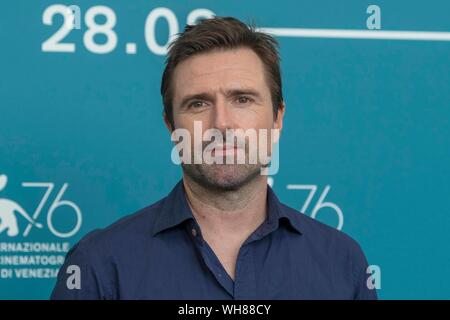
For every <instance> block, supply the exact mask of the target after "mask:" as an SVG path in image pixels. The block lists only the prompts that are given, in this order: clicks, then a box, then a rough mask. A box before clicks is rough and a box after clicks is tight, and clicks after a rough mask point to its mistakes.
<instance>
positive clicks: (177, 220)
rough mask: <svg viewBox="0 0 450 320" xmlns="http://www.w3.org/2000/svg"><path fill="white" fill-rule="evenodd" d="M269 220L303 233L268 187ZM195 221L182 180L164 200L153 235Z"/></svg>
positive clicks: (292, 216)
mask: <svg viewBox="0 0 450 320" xmlns="http://www.w3.org/2000/svg"><path fill="white" fill-rule="evenodd" d="M267 204H268V220H269V221H272V222H274V223H275V225H277V226H278V222H280V221H281V220H286V221H287V222H288V224H289V225H290V227H292V228H293V229H294V231H296V232H298V233H300V234H301V233H302V232H301V231H300V227H299V219H296V218H295V217H294V214H300V213H292V212H291V211H290V210H287V209H286V208H285V207H284V206H283V205H282V204H281V203H280V201H279V200H278V198H277V196H276V195H275V192H274V191H273V190H272V188H271V187H270V186H269V185H267ZM190 219H192V220H195V219H194V216H193V214H192V211H191V208H190V207H189V205H188V203H187V199H186V192H185V190H184V184H183V180H180V181H179V182H178V183H177V184H176V185H175V187H174V188H173V189H172V191H171V192H170V193H169V195H168V196H167V197H166V198H165V199H164V202H163V206H162V209H161V210H160V211H159V213H158V216H157V217H156V220H155V224H154V225H153V235H156V234H157V233H159V232H161V231H163V230H166V229H169V228H172V227H175V226H177V225H179V224H181V223H183V222H184V221H186V220H190Z"/></svg>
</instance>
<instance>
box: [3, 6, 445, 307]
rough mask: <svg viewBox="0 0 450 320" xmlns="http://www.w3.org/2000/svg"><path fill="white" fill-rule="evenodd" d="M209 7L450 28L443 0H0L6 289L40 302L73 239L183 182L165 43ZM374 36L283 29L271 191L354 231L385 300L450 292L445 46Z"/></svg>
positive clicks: (303, 21)
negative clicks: (280, 114) (175, 158)
mask: <svg viewBox="0 0 450 320" xmlns="http://www.w3.org/2000/svg"><path fill="white" fill-rule="evenodd" d="M58 4H60V5H65V6H69V5H74V7H72V10H73V11H72V12H74V14H73V15H72V16H70V15H68V14H67V13H64V11H62V10H60V9H61V7H60V6H57V5H58ZM370 5H376V6H378V8H379V16H378V18H379V19H378V18H377V17H375V16H374V17H373V19H375V18H377V19H378V20H377V19H375V20H376V21H378V22H380V25H379V26H378V27H379V28H381V30H369V29H368V28H369V26H370V25H372V26H373V25H374V24H373V21H372V20H371V19H372V18H370V17H371V15H372V13H373V14H375V13H376V12H375V11H373V12H369V13H368V12H367V9H368V7H369V6H370ZM164 8H165V9H164ZM197 9H206V10H200V11H199V10H197ZM77 10H79V12H78V13H79V14H78V13H77ZM210 12H212V13H214V14H216V15H219V16H234V17H237V18H240V19H242V20H243V21H245V22H249V21H254V22H255V23H256V24H257V25H258V26H259V27H262V28H301V29H302V28H314V29H320V30H326V29H347V30H362V31H365V32H380V31H424V32H447V33H446V34H444V33H443V34H441V35H442V36H443V37H444V38H445V35H447V37H448V32H450V19H449V12H450V1H447V0H442V1H437V0H432V1H419V0H414V1H412V0H408V1H406V0H396V1H392V0H389V1H384V0H376V1H364V0H347V1H334V0H315V1H288V0H280V1H237V0H227V1H156V0H154V1H142V0H139V1H138V0H132V1H73V2H65V1H63V2H55V1H31V0H30V1H25V0H17V1H3V2H2V5H1V7H0V175H1V176H0V211H1V212H0V220H1V223H2V224H3V225H4V226H5V224H6V223H7V222H8V223H10V224H14V222H15V223H16V226H17V227H18V230H17V234H14V232H11V230H12V229H9V230H6V229H5V230H3V231H2V232H1V233H0V299H47V298H48V297H49V295H50V292H51V290H52V288H53V285H54V283H55V275H56V272H57V270H58V268H59V266H60V265H61V262H62V260H61V259H62V257H64V256H65V253H66V252H67V250H68V248H69V247H71V246H72V245H73V244H75V243H76V242H77V241H78V240H79V239H80V238H81V237H82V236H83V235H85V234H86V233H87V232H89V231H91V230H93V229H95V228H102V227H105V226H107V225H109V224H111V223H112V222H114V221H115V220H117V219H119V218H121V217H122V216H125V215H128V214H131V213H133V212H135V211H136V210H138V209H140V208H142V207H144V206H146V205H149V204H151V203H153V202H155V201H156V200H158V199H160V198H162V197H164V196H165V195H166V194H167V193H168V192H169V191H170V190H171V188H172V187H173V186H174V184H175V183H176V182H177V181H178V180H179V179H180V177H181V169H180V167H178V166H176V165H174V164H172V162H171V158H170V152H171V148H172V145H171V142H170V137H169V134H168V132H167V130H166V128H165V126H164V124H163V122H162V117H161V111H162V103H161V97H160V94H159V87H160V81H161V74H162V70H163V67H164V60H165V53H164V48H165V44H166V43H167V41H168V38H169V34H170V33H174V32H175V31H176V32H178V31H181V30H182V28H184V25H185V24H186V22H187V19H188V16H189V15H191V18H192V17H194V18H195V15H196V14H198V15H200V16H201V15H202V14H208V13H210ZM70 17H74V19H73V21H71V22H73V27H74V28H72V29H71V30H69V29H67V30H65V29H63V28H62V26H63V24H64V23H66V22H67V21H69V22H70V19H69V18H70ZM77 17H79V19H78V18H77ZM153 18H155V19H153ZM68 19H69V20H68ZM114 20H115V23H113V22H114ZM50 21H51V23H50ZM152 21H153V22H154V23H153V22H152ZM77 22H79V25H76V23H77ZM371 23H372V24H371ZM102 26H103V27H102ZM177 26H178V27H177ZM78 27H79V28H78ZM319 33H320V32H319ZM364 34H366V35H367V33H364ZM369 36H370V35H369ZM369 36H367V37H363V38H354V37H353V38H351V37H350V38H336V37H330V36H325V37H320V36H313V37H302V36H295V35H288V36H283V35H276V38H277V39H278V41H279V43H280V52H281V57H282V76H283V90H284V96H285V101H286V105H287V109H286V116H285V124H284V131H283V135H282V138H281V142H280V169H279V172H278V173H277V174H275V175H274V176H272V177H271V178H272V179H273V180H272V182H273V188H274V190H275V191H276V193H277V194H278V196H279V198H280V199H281V200H282V201H283V202H285V203H286V204H288V205H290V206H292V207H294V208H296V209H298V210H299V211H300V210H302V212H303V214H306V215H310V216H311V215H312V216H314V217H315V218H316V219H318V220H320V221H322V222H324V223H327V224H329V225H331V226H333V227H336V228H338V227H339V228H341V229H342V231H343V232H345V233H347V234H349V235H350V236H351V237H353V238H354V239H356V240H357V241H358V242H359V243H360V245H361V246H362V248H363V250H364V252H365V253H366V256H367V258H368V260H369V263H370V264H372V265H375V266H377V267H379V275H380V277H379V279H380V283H379V284H380V285H381V288H380V289H379V290H378V294H379V297H380V298H382V299H398V298H400V299H433V298H437V299H449V298H450V280H449V274H450V252H449V243H450V201H449V200H450V167H449V166H450V138H449V137H450V124H449V118H450V109H449V102H450V90H449V88H450V86H449V80H450V42H449V41H448V39H447V40H445V39H440V40H436V39H434V40H433V39H425V40H411V39H410V40H407V39H391V40H389V39H382V38H380V39H369V38H368V37H369ZM17 210H19V211H20V210H23V212H26V214H27V215H28V217H30V218H31V219H32V221H33V223H30V222H29V221H27V220H26V218H25V217H24V216H23V215H20V214H19V213H18V211H17ZM12 212H14V213H13V214H12ZM299 214H300V213H299ZM14 218H15V220H14ZM37 224H41V228H39V227H38V226H37ZM8 232H9V233H8Z"/></svg>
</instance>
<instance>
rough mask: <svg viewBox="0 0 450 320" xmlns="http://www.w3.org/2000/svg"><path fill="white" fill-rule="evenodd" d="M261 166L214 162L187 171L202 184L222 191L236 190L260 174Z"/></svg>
mask: <svg viewBox="0 0 450 320" xmlns="http://www.w3.org/2000/svg"><path fill="white" fill-rule="evenodd" d="M260 167H261V166H259V165H243V164H233V165H228V164H219V165H218V164H213V165H200V166H198V168H196V170H190V169H188V170H185V171H186V173H187V174H188V175H189V176H191V178H192V179H193V180H195V181H196V182H197V183H199V184H200V185H202V186H206V187H209V188H213V189H216V190H221V191H235V190H238V189H239V188H241V187H242V186H244V185H245V184H247V183H248V182H250V181H251V180H253V179H255V178H256V177H257V176H259V173H260ZM191 169H194V168H191ZM193 171H194V172H193Z"/></svg>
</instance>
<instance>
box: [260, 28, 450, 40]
mask: <svg viewBox="0 0 450 320" xmlns="http://www.w3.org/2000/svg"><path fill="white" fill-rule="evenodd" d="M258 31H261V32H264V33H270V34H272V35H274V36H280V37H300V38H341V39H371V40H373V39H382V40H426V41H450V32H429V31H379V30H345V29H303V28H258Z"/></svg>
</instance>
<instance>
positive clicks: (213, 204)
mask: <svg viewBox="0 0 450 320" xmlns="http://www.w3.org/2000/svg"><path fill="white" fill-rule="evenodd" d="M183 184H184V187H185V190H186V197H187V201H188V203H189V206H190V207H191V210H192V214H193V215H194V217H195V219H196V220H197V222H198V223H199V225H200V228H201V229H202V232H203V233H207V234H210V235H214V234H215V235H218V236H224V235H235V236H236V235H241V236H242V237H243V238H245V237H247V236H248V235H249V234H251V233H252V232H253V231H254V230H255V229H256V228H257V227H258V226H259V225H260V224H261V223H263V222H264V220H265V219H266V216H267V213H266V211H267V208H266V206H267V177H266V176H261V175H260V176H258V177H256V178H255V179H253V180H251V181H250V182H248V183H247V184H245V185H243V186H242V187H241V188H239V189H237V190H233V191H223V192H221V191H217V190H211V189H208V188H207V187H204V186H202V185H200V184H198V183H196V182H195V181H193V180H192V179H190V178H189V177H188V176H187V175H184V176H183Z"/></svg>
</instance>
